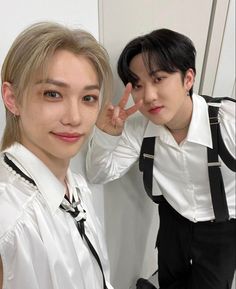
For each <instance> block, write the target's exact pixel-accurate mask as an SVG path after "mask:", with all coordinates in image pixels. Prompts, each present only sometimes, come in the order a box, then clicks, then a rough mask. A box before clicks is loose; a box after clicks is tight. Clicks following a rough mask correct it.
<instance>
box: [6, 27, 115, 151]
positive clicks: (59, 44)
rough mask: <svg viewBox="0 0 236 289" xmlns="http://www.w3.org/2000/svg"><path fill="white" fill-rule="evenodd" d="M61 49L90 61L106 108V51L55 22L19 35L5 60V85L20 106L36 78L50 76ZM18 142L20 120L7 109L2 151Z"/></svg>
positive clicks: (91, 39)
mask: <svg viewBox="0 0 236 289" xmlns="http://www.w3.org/2000/svg"><path fill="white" fill-rule="evenodd" d="M58 49H64V50H68V51H70V52H72V53H73V54H75V55H83V56H85V57H87V58H88V59H89V60H90V62H91V63H92V65H93V66H94V67H95V69H96V71H97V74H98V79H99V85H100V87H101V90H102V94H103V99H102V107H104V105H105V103H107V102H109V101H110V98H111V95H112V72H111V67H110V64H109V58H108V54H107V52H106V50H105V48H104V47H103V46H102V45H100V44H99V43H98V42H97V40H96V39H95V38H94V37H93V36H92V35H91V34H90V33H88V32H86V31H84V30H82V29H70V28H68V27H66V26H63V25H61V24H58V23H55V22H39V23H35V24H33V25H31V26H29V27H28V28H26V29H25V30H24V31H23V32H21V33H20V34H19V36H18V37H17V38H16V39H15V41H14V42H13V44H12V46H11V48H10V50H9V52H8V54H7V56H6V58H5V60H4V63H3V66H2V71H1V78H2V79H1V81H2V84H3V82H9V83H10V84H11V85H12V87H13V90H14V94H15V97H16V99H17V102H18V103H20V102H21V100H22V98H23V96H24V95H25V94H26V93H27V91H28V89H29V88H30V86H31V85H32V81H33V79H34V78H35V77H36V74H38V73H39V72H40V73H46V72H47V65H48V63H49V61H50V59H51V58H52V56H53V55H54V53H55V52H56V51H57V50H58ZM16 141H18V142H19V141H20V129H19V119H18V117H17V116H14V115H13V114H12V113H11V112H10V111H9V110H8V109H7V108H6V126H5V130H4V133H3V138H2V144H1V150H4V149H5V148H7V147H9V146H10V145H12V144H13V143H14V142H16Z"/></svg>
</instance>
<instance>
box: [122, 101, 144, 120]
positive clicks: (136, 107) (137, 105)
mask: <svg viewBox="0 0 236 289" xmlns="http://www.w3.org/2000/svg"><path fill="white" fill-rule="evenodd" d="M142 104H143V100H142V99H139V100H138V101H137V102H136V103H135V104H134V105H133V106H131V107H130V108H128V109H126V110H125V112H126V115H127V116H130V115H131V114H134V113H135V112H136V111H137V110H139V108H140V107H141V106H142Z"/></svg>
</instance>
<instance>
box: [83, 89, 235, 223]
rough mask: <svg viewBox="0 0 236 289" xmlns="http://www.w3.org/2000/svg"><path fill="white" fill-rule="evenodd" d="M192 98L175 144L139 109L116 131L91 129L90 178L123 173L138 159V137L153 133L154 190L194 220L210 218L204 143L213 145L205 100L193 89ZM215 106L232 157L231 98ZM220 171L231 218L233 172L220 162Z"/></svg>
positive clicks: (98, 180)
mask: <svg viewBox="0 0 236 289" xmlns="http://www.w3.org/2000/svg"><path fill="white" fill-rule="evenodd" d="M192 99H193V113H192V118H191V122H190V126H189V130H188V134H187V137H186V139H185V140H183V141H182V142H181V143H180V144H177V143H176V141H175V139H174V138H173V136H172V135H171V133H170V132H169V131H168V129H166V128H165V127H164V126H161V125H155V124H154V123H152V122H150V121H148V119H146V118H145V117H144V116H143V115H142V114H140V113H139V112H138V113H136V114H134V115H133V116H131V117H130V118H129V119H128V120H127V122H126V125H125V129H124V131H123V133H122V135H121V136H111V135H108V134H106V133H104V132H102V131H101V130H99V129H98V128H96V129H95V132H94V136H93V138H92V140H91V142H90V145H89V150H88V154H87V159H86V168H87V176H88V179H89V181H91V182H92V183H106V182H109V181H111V180H114V179H117V178H119V177H120V176H122V175H124V174H125V173H126V172H127V171H128V170H129V169H130V167H131V166H132V165H133V164H134V163H135V162H136V161H138V159H139V154H140V148H141V144H142V140H143V138H144V137H153V136H155V137H156V143H155V158H154V167H153V194H154V195H160V194H163V195H164V197H165V198H166V200H167V201H168V202H169V203H170V204H171V205H172V206H173V208H174V209H175V210H176V211H177V212H179V213H180V214H181V215H182V216H184V217H186V218H188V219H189V220H191V221H193V222H198V221H207V220H213V219H214V213H213V207H212V202H211V193H210V184H209V178H208V164H207V147H210V148H212V139H211V131H210V124H209V117H208V104H207V103H206V102H205V100H204V99H203V98H202V97H201V96H199V95H196V94H193V96H192ZM219 106H220V109H219V119H220V128H221V133H222V137H223V139H224V142H225V144H226V147H227V148H228V150H229V152H230V153H231V154H232V155H233V156H234V157H235V103H233V102H231V101H222V104H221V105H220V104H219ZM221 171H222V175H223V179H224V185H225V192H226V197H227V203H228V208H229V214H230V217H231V218H235V217H236V216H235V213H236V208H235V204H236V199H235V194H236V193H235V173H234V172H232V171H231V170H230V169H228V168H227V167H226V166H225V164H224V163H223V162H222V167H221Z"/></svg>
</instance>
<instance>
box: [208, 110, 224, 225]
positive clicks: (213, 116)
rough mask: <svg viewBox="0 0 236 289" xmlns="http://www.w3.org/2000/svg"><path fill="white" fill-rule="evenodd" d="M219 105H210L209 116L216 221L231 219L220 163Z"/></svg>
mask: <svg viewBox="0 0 236 289" xmlns="http://www.w3.org/2000/svg"><path fill="white" fill-rule="evenodd" d="M218 110H219V108H218V107H215V106H209V108H208V111H209V118H210V125H211V135H212V142H213V149H211V148H208V149H207V156H208V174H209V182H210V189H211V198H212V204H213V210H214V214H215V221H216V222H223V221H226V220H228V219H229V212H228V206H227V201H226V194H225V189H224V182H223V178H222V174H221V169H220V163H219V160H218V151H219V146H218V145H219V144H218V140H219V131H220V127H219V121H218V117H217V116H218Z"/></svg>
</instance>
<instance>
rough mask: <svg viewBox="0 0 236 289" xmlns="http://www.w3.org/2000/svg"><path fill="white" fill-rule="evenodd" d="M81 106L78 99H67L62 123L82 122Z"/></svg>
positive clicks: (75, 123) (73, 123) (77, 123)
mask: <svg viewBox="0 0 236 289" xmlns="http://www.w3.org/2000/svg"><path fill="white" fill-rule="evenodd" d="M81 113H82V111H81V107H80V106H79V103H78V102H77V101H76V100H70V101H67V102H66V103H65V104H64V113H63V116H62V121H61V122H62V123H63V124H64V125H71V126H77V125H79V124H80V123H81Z"/></svg>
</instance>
